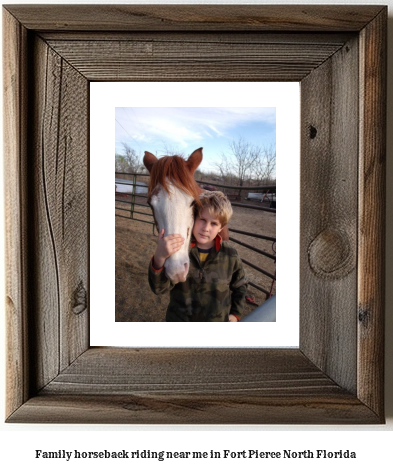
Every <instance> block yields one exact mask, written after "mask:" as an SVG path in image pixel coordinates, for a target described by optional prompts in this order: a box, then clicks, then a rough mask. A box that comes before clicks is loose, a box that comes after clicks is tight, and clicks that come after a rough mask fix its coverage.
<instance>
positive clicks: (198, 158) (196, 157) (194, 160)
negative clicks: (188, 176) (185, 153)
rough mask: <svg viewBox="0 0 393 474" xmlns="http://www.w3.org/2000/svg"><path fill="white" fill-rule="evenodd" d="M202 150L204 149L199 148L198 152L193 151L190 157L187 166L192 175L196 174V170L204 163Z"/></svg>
mask: <svg viewBox="0 0 393 474" xmlns="http://www.w3.org/2000/svg"><path fill="white" fill-rule="evenodd" d="M202 150H203V148H198V150H195V151H193V152H192V153H191V155H190V156H189V157H188V160H187V166H188V169H189V170H190V171H191V173H192V174H194V172H195V170H196V169H197V168H198V166H199V165H200V164H201V162H202V158H203V155H202Z"/></svg>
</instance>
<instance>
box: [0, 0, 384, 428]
mask: <svg viewBox="0 0 393 474" xmlns="http://www.w3.org/2000/svg"><path fill="white" fill-rule="evenodd" d="M386 20H387V8H386V7H379V6H354V5H351V6H349V5H347V6H336V5H334V6H327V5H326V6H311V5H307V6H290V5H285V6H255V5H254V6H240V5H239V6H234V5H232V6H223V5H221V6H217V5H205V6H191V5H188V6H187V5H174V6H161V5H149V6H135V5H134V6H132V5H128V6H125V5H122V6H113V5H94V6H81V5H72V6H67V5H57V6H48V5H41V6H19V5H10V6H5V7H4V8H3V24H4V29H3V31H4V58H3V59H4V81H5V82H4V87H5V92H4V94H5V102H4V103H5V107H4V119H5V120H4V121H5V134H4V138H5V140H4V142H5V148H4V152H5V153H4V157H5V158H4V161H5V176H6V242H7V257H6V271H7V288H6V298H7V407H6V416H7V421H8V422H24V423H26V422H31V423H45V422H48V423H70V422H71V423H258V424H261V423H280V424H282V423H383V422H384V402H383V386H384V385H383V354H384V349H383V342H384V278H383V275H384V210H385V205H384V203H385V182H384V179H385V138H386V137H385V98H386V79H385V76H386ZM95 80H99V81H100V80H109V81H157V80H159V81H161V80H166V81H173V80H178V81H199V80H203V81H224V80H225V81H247V80H249V81H276V80H278V81H280V80H283V81H299V82H300V83H301V102H302V104H301V239H300V240H301V247H300V260H301V261H300V273H301V295H300V301H301V304H300V346H299V349H293V350H292V349H274V350H272V349H269V350H265V349H232V350H229V349H147V348H141V349H125V348H124V349H120V348H116V349H115V348H109V347H108V348H105V347H102V348H100V347H90V346H89V314H88V304H87V301H88V294H89V257H88V255H89V251H88V248H89V231H88V229H89V225H88V224H89V218H88V216H89V193H88V176H89V111H88V107H89V82H90V81H95Z"/></svg>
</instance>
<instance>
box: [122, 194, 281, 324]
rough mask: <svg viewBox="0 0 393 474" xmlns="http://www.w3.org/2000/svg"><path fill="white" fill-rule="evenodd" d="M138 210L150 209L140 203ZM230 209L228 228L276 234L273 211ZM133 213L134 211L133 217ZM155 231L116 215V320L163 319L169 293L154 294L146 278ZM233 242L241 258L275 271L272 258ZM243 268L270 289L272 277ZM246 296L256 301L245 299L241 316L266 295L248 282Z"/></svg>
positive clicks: (260, 243)
mask: <svg viewBox="0 0 393 474" xmlns="http://www.w3.org/2000/svg"><path fill="white" fill-rule="evenodd" d="M252 204H255V203H252ZM116 207H117V208H119V207H126V208H128V209H129V204H123V203H120V204H119V203H116ZM261 209H263V207H261ZM138 210H141V211H142V212H148V213H149V212H150V211H149V210H144V208H140V207H139V206H138ZM233 210H234V213H233V217H232V219H231V222H230V224H229V228H233V229H239V230H244V231H248V232H253V233H256V234H262V235H265V236H271V237H275V235H276V214H275V213H271V212H264V211H263V210H254V209H247V208H239V207H235V206H234V207H233ZM116 214H121V215H124V216H126V215H129V213H127V212H123V211H121V210H119V209H117V210H116ZM136 216H137V215H136V214H134V217H136ZM138 218H140V219H144V220H145V219H146V220H149V221H150V220H151V218H149V217H147V216H143V215H141V216H139V217H138ZM156 234H157V232H156V231H154V234H153V226H152V224H146V223H143V222H138V221H135V220H130V219H125V218H124V217H116V321H118V322H135V321H149V322H161V321H164V320H165V312H166V308H167V305H168V302H169V295H164V296H157V295H155V294H154V293H153V292H152V291H151V289H150V287H149V284H148V280H147V270H148V265H149V262H150V258H151V256H152V255H153V254H154V251H155V248H156V241H157V235H156ZM230 236H231V237H234V238H236V239H237V240H240V241H242V242H245V243H247V244H249V245H252V246H254V247H256V248H258V249H261V250H264V251H266V252H267V253H269V254H272V255H275V246H274V248H273V245H272V242H271V241H266V240H261V239H257V238H254V237H249V236H245V235H241V234H238V233H230ZM232 245H234V247H236V248H237V250H238V252H239V255H240V256H241V257H242V258H244V259H245V260H247V261H249V262H251V263H253V264H254V265H257V266H259V267H261V268H263V269H264V270H266V271H267V272H269V273H270V274H273V275H274V274H275V270H276V269H275V260H273V259H270V258H268V257H265V256H264V255H260V254H258V253H256V252H254V251H252V250H249V249H247V248H245V247H243V246H241V245H239V244H237V243H232ZM244 268H245V271H246V273H247V277H248V279H249V281H251V282H253V283H255V284H256V285H258V286H260V287H262V288H264V289H265V290H267V291H268V292H270V290H271V286H272V279H271V278H269V277H267V276H265V275H263V274H262V273H260V272H259V271H257V270H255V269H254V268H252V267H250V266H249V265H246V264H245V265H244ZM272 294H275V283H274V284H273V289H272ZM247 296H250V297H251V298H253V299H254V300H255V303H256V304H251V303H249V302H247V301H246V303H245V305H244V312H243V314H242V316H245V315H247V314H249V313H250V312H251V311H253V310H254V309H255V308H256V306H257V305H258V306H259V305H260V304H262V303H263V302H264V301H265V300H266V295H265V294H264V293H263V292H261V291H260V290H258V289H256V288H253V287H252V286H250V285H249V286H248V290H247Z"/></svg>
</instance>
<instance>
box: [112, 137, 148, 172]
mask: <svg viewBox="0 0 393 474" xmlns="http://www.w3.org/2000/svg"><path fill="white" fill-rule="evenodd" d="M123 148H124V153H123V154H120V153H117V154H116V155H115V171H116V172H117V173H143V172H144V171H145V167H144V165H143V163H142V160H141V158H140V157H138V155H137V153H136V151H135V150H134V149H133V148H131V147H130V146H129V145H128V144H127V143H123Z"/></svg>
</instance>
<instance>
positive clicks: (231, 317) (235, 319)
mask: <svg viewBox="0 0 393 474" xmlns="http://www.w3.org/2000/svg"><path fill="white" fill-rule="evenodd" d="M229 322H230V323H237V322H239V320H238V319H237V317H236V316H234V315H233V314H230V315H229Z"/></svg>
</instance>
